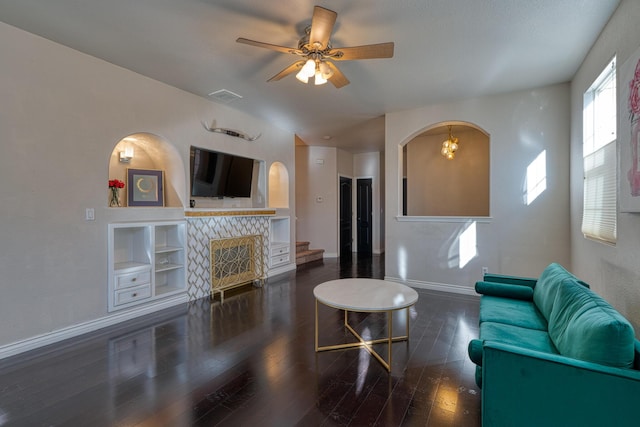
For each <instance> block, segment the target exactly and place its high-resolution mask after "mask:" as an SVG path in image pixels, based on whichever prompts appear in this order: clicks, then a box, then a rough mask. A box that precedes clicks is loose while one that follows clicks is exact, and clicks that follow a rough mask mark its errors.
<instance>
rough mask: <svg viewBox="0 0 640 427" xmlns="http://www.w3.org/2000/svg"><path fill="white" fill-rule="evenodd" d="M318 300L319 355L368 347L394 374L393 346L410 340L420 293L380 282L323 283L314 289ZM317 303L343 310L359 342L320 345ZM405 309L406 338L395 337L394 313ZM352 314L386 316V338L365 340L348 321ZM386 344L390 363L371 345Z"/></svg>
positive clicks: (352, 280)
mask: <svg viewBox="0 0 640 427" xmlns="http://www.w3.org/2000/svg"><path fill="white" fill-rule="evenodd" d="M313 295H314V296H315V298H316V352H320V351H328V350H343V349H349V348H365V349H366V350H367V351H368V352H369V353H370V354H371V355H372V356H373V357H375V358H376V359H377V360H378V361H379V362H380V363H381V364H382V365H383V366H384V367H385V368H386V369H387V371H391V344H392V343H393V342H396V341H407V340H408V339H409V310H408V308H409V307H411V306H412V305H414V304H415V303H416V301H418V293H417V292H416V291H415V290H413V289H411V288H410V287H408V286H405V285H403V284H400V283H396V282H390V281H386V280H378V279H339V280H332V281H330V282H325V283H322V284H320V285H318V286H316V287H315V288H314V289H313ZM318 303H322V304H324V305H326V306H329V307H332V308H336V309H338V310H344V326H345V328H347V329H348V330H349V331H350V332H351V333H352V334H353V335H354V336H355V337H356V338H357V339H358V341H357V342H353V343H346V344H335V345H327V346H319V345H318ZM402 309H406V311H407V321H406V330H405V335H403V336H397V337H394V336H393V312H394V311H398V310H402ZM350 311H356V312H364V313H384V312H386V313H387V332H388V334H387V337H386V338H380V339H375V340H365V339H364V338H362V336H360V334H358V333H357V332H356V331H355V330H354V329H353V328H352V327H351V326H350V325H349V322H348V313H349V312H350ZM379 343H387V347H388V353H387V361H385V360H384V359H383V358H382V356H380V355H379V354H378V352H376V351H375V350H374V349H373V347H372V345H373V344H379Z"/></svg>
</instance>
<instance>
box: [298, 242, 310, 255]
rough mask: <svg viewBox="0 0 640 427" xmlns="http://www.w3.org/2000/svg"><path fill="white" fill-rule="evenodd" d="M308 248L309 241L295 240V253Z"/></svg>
mask: <svg viewBox="0 0 640 427" xmlns="http://www.w3.org/2000/svg"><path fill="white" fill-rule="evenodd" d="M308 250H309V242H296V253H298V252H304V251H308Z"/></svg>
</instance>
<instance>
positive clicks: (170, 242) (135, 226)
mask: <svg viewBox="0 0 640 427" xmlns="http://www.w3.org/2000/svg"><path fill="white" fill-rule="evenodd" d="M186 231H187V228H186V223H185V221H158V222H149V223H114V224H109V252H108V255H109V303H108V309H109V311H114V310H120V309H123V308H129V307H133V306H136V305H139V304H146V303H150V302H152V301H154V300H156V299H159V298H164V297H167V296H170V295H176V294H179V293H184V292H186V288H187V280H186V276H187V275H186V256H185V251H186Z"/></svg>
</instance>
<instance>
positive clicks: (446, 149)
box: [440, 125, 458, 160]
mask: <svg viewBox="0 0 640 427" xmlns="http://www.w3.org/2000/svg"><path fill="white" fill-rule="evenodd" d="M457 149H458V138H454V137H453V136H452V135H451V125H449V138H448V139H447V140H446V141H445V142H443V143H442V150H441V151H440V153H441V154H442V155H443V156H444V157H446V158H447V160H453V158H454V157H455V152H456V150H457Z"/></svg>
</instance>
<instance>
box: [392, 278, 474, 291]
mask: <svg viewBox="0 0 640 427" xmlns="http://www.w3.org/2000/svg"><path fill="white" fill-rule="evenodd" d="M384 280H390V281H392V282H398V283H402V284H404V285H407V286H411V287H412V288H419V289H429V290H432V291H440V292H450V293H453V294H463V295H473V296H477V295H478V294H477V293H476V290H475V288H471V287H467V286H460V285H450V284H447V283H435V282H422V281H419V280H402V279H400V278H398V277H390V276H385V277H384Z"/></svg>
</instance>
